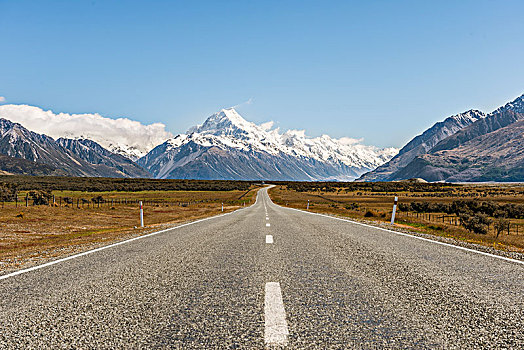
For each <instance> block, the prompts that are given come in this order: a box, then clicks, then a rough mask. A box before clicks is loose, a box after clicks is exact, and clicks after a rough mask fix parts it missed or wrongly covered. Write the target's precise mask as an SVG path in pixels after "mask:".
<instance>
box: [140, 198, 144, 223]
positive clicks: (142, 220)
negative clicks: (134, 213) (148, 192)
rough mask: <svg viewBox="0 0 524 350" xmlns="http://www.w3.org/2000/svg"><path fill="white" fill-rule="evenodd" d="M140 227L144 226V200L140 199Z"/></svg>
mask: <svg viewBox="0 0 524 350" xmlns="http://www.w3.org/2000/svg"><path fill="white" fill-rule="evenodd" d="M140 227H144V208H143V207H142V201H140Z"/></svg>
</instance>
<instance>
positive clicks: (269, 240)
mask: <svg viewBox="0 0 524 350" xmlns="http://www.w3.org/2000/svg"><path fill="white" fill-rule="evenodd" d="M266 243H267V244H271V243H273V235H266Z"/></svg>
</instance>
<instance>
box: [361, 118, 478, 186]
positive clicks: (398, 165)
mask: <svg viewBox="0 0 524 350" xmlns="http://www.w3.org/2000/svg"><path fill="white" fill-rule="evenodd" d="M485 116H486V115H485V114H484V113H483V112H481V111H478V110H473V109H472V110H469V111H467V112H464V113H460V114H457V115H453V116H451V117H448V118H446V119H445V120H444V121H442V122H438V123H436V124H435V125H433V126H432V127H431V128H429V129H427V130H426V131H424V132H423V133H422V134H421V135H418V136H416V137H415V138H414V139H412V140H411V141H410V142H409V143H408V144H407V145H405V146H404V147H402V148H401V149H400V151H399V152H398V154H397V155H396V156H395V157H393V158H392V159H391V160H390V161H389V162H387V163H385V164H383V165H381V166H379V167H378V168H376V169H374V170H373V171H370V172H368V173H366V174H364V175H363V176H361V177H360V178H359V181H389V180H391V177H392V175H393V174H394V173H396V172H397V171H399V170H400V169H402V168H403V167H405V166H407V165H408V164H409V163H410V162H411V161H412V160H413V159H415V157H417V156H419V155H422V154H426V153H428V152H429V151H430V150H431V149H432V148H433V147H434V146H436V145H437V144H438V143H439V142H440V141H442V140H444V139H446V138H448V137H449V136H451V135H454V134H455V133H457V132H458V131H460V130H462V129H464V128H466V127H468V126H469V125H471V124H473V123H474V122H476V121H477V120H480V119H483V118H485Z"/></svg>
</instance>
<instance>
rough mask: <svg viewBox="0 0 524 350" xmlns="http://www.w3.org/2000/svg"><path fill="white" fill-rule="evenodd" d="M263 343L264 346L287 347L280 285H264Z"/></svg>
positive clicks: (270, 283) (285, 323) (286, 331)
mask: <svg viewBox="0 0 524 350" xmlns="http://www.w3.org/2000/svg"><path fill="white" fill-rule="evenodd" d="M264 326H265V332H264V342H265V343H266V345H269V346H272V345H279V346H286V345H287V336H288V335H289V330H288V328H287V321H286V311H285V310H284V302H283V301H282V292H281V291H280V283H278V282H267V283H266V298H265V301H264Z"/></svg>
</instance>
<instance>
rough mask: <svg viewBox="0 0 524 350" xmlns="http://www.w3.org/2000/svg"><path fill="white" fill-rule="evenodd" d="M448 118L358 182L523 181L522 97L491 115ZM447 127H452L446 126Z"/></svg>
mask: <svg viewBox="0 0 524 350" xmlns="http://www.w3.org/2000/svg"><path fill="white" fill-rule="evenodd" d="M450 118H451V119H450ZM450 118H448V119H446V120H445V121H444V122H442V123H437V124H435V126H434V127H432V128H430V129H428V130H427V131H425V132H424V133H423V134H422V135H420V136H417V137H416V138H414V139H413V140H412V141H411V142H410V143H408V144H407V145H406V146H405V147H404V148H402V149H401V150H400V152H399V154H398V155H397V156H396V157H394V158H393V159H392V160H391V161H389V162H388V163H386V164H385V165H383V166H381V167H379V168H377V169H376V170H374V171H372V172H370V173H367V174H365V175H364V176H362V177H361V178H360V180H364V181H377V180H385V181H395V180H404V179H409V178H422V179H424V180H427V181H449V182H454V181H517V182H520V181H523V180H524V139H523V137H522V135H523V131H524V95H521V96H520V97H518V98H516V99H515V100H513V101H512V102H509V103H507V104H505V105H504V106H502V107H500V108H498V109H496V110H495V111H493V112H491V113H489V114H484V113H482V112H479V111H468V112H466V113H462V114H458V115H457V116H453V117H450ZM450 121H451V124H449V122H450ZM446 124H449V125H451V126H453V127H451V128H450V127H446V128H443V127H444V126H445V125H446ZM446 134H449V135H447V136H446V137H444V138H442V136H445V135H446ZM428 141H431V142H428ZM435 141H438V142H435ZM422 145H423V146H424V147H420V146H422Z"/></svg>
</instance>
